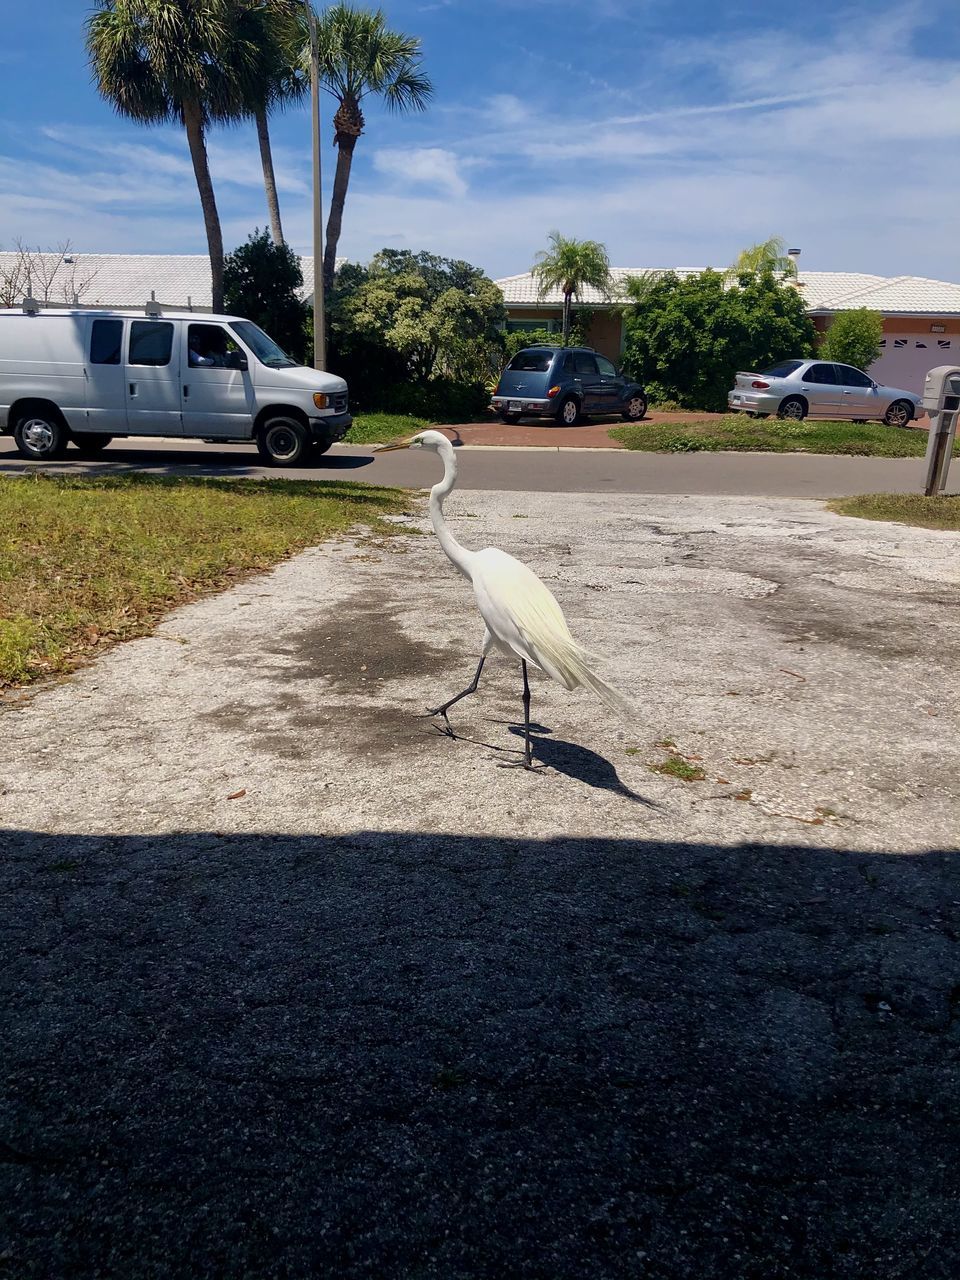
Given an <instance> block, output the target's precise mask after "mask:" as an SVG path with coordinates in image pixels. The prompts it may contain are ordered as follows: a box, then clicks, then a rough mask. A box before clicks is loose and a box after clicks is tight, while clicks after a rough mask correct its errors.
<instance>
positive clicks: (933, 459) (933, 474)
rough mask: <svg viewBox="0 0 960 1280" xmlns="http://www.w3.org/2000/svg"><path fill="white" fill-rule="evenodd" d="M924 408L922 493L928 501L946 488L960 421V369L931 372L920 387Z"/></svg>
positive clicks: (946, 367) (950, 368)
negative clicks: (927, 421)
mask: <svg viewBox="0 0 960 1280" xmlns="http://www.w3.org/2000/svg"><path fill="white" fill-rule="evenodd" d="M923 407H924V408H925V409H926V411H927V414H928V416H929V418H930V439H929V441H928V442H927V478H926V482H925V484H924V489H923V492H924V493H925V494H926V496H927V497H928V498H930V497H932V496H933V495H934V494H936V493H940V492H941V491H942V490H943V489H945V488H946V487H947V472H948V471H949V469H950V458H951V455H952V454H953V441H954V439H955V437H956V434H957V419H958V418H960V369H955V368H954V367H953V366H952V365H949V364H942V365H940V366H939V367H938V368H936V369H931V370H930V372H929V373H928V374H927V378H926V381H925V382H924V384H923Z"/></svg>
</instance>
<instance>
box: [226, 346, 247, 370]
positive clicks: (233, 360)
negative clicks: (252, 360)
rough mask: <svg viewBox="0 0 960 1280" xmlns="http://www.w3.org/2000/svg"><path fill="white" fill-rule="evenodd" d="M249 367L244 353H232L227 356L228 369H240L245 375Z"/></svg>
mask: <svg viewBox="0 0 960 1280" xmlns="http://www.w3.org/2000/svg"><path fill="white" fill-rule="evenodd" d="M249 367H250V365H249V362H248V360H247V357H246V356H245V355H244V354H243V352H242V351H231V352H230V354H229V355H228V356H227V368H228V369H239V370H240V372H241V373H245V372H246V370H247V369H248V368H249Z"/></svg>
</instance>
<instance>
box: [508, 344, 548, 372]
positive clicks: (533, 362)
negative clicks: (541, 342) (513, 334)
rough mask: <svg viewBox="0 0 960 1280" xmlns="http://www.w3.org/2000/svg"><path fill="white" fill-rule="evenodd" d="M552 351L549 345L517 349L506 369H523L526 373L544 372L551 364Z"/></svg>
mask: <svg viewBox="0 0 960 1280" xmlns="http://www.w3.org/2000/svg"><path fill="white" fill-rule="evenodd" d="M553 356H554V353H553V351H551V350H550V348H549V347H546V348H541V349H540V350H537V349H534V350H532V351H518V352H517V354H516V355H515V356H514V357H513V359H512V360H511V361H510V363H509V364H508V365H507V368H508V369H514V370H525V371H526V372H527V373H546V372H547V370H548V369H549V368H550V366H551V364H553Z"/></svg>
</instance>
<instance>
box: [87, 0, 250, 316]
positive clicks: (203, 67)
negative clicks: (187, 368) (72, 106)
mask: <svg viewBox="0 0 960 1280" xmlns="http://www.w3.org/2000/svg"><path fill="white" fill-rule="evenodd" d="M242 16H243V15H242V14H241V13H240V12H239V10H238V6H237V0H97V11H96V12H95V13H94V14H92V16H91V17H90V18H89V19H88V21H87V31H86V42H87V51H88V54H89V57H90V61H91V64H92V67H93V71H94V76H95V79H96V83H97V88H98V89H99V91H100V93H101V95H102V96H103V97H104V98H106V99H107V101H108V102H111V103H112V104H113V106H114V107H115V108H116V110H117V111H118V112H119V113H120V115H123V116H128V117H129V118H130V119H132V120H138V121H140V122H141V123H143V124H165V123H168V122H170V121H176V122H177V123H179V124H182V125H183V127H184V129H185V130H186V134H187V142H188V144H189V147H190V158H191V160H192V162H193V169H194V174H195V175H196V180H197V189H198V191H199V193H200V204H201V207H202V209H203V219H204V224H205V226H206V232H207V246H208V249H209V253H210V270H211V275H212V288H213V309H214V311H222V310H223V233H222V231H221V227H220V216H219V213H218V211H217V202H216V198H215V196H214V191H213V182H212V180H211V177H210V166H209V163H208V160H207V145H206V135H207V130H208V128H209V127H210V125H211V124H213V123H216V122H224V121H235V120H237V119H239V118H240V117H241V116H242V115H243V114H244V112H245V110H246V106H245V103H244V92H245V90H246V89H247V88H248V87H249V84H250V82H251V80H252V78H253V77H254V76H255V74H256V69H257V65H258V57H259V54H258V48H257V45H256V44H255V43H254V42H253V41H252V40H251V39H250V38H249V34H248V32H247V30H246V23H245V22H243V21H241V20H240V19H241V17H242Z"/></svg>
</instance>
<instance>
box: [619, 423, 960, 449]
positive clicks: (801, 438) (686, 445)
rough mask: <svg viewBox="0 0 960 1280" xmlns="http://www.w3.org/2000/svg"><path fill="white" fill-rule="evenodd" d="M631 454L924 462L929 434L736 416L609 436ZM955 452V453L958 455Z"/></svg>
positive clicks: (635, 427) (633, 427) (627, 429)
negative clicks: (723, 452) (819, 456)
mask: <svg viewBox="0 0 960 1280" xmlns="http://www.w3.org/2000/svg"><path fill="white" fill-rule="evenodd" d="M610 436H611V437H612V438H613V439H614V440H619V441H620V443H621V444H624V445H626V447H627V448H628V449H640V450H645V451H647V452H649V453H664V452H666V453H698V452H700V451H702V450H706V451H710V452H718V451H721V450H729V451H732V452H757V453H832V454H846V455H850V456H855V457H864V458H922V457H923V455H924V453H925V452H926V448H927V433H926V432H925V431H912V430H903V429H902V428H899V427H886V426H884V425H883V423H882V422H863V423H859V422H820V421H811V420H810V419H809V418H807V419H805V420H804V421H803V422H788V421H784V420H781V419H779V418H767V419H762V418H748V417H746V416H745V415H744V414H739V413H732V414H727V415H726V416H725V417H723V418H714V419H710V420H704V421H702V422H676V423H671V422H637V423H630V424H629V425H627V426H623V427H615V428H613V430H611V432H610ZM955 452H956V450H955Z"/></svg>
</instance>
